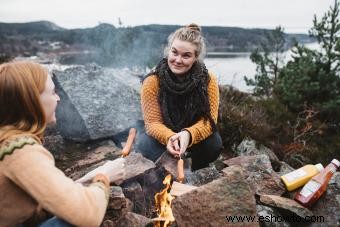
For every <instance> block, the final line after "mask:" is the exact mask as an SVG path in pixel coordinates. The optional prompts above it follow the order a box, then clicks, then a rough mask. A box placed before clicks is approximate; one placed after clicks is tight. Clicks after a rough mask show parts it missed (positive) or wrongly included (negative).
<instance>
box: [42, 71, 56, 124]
mask: <svg viewBox="0 0 340 227" xmlns="http://www.w3.org/2000/svg"><path fill="white" fill-rule="evenodd" d="M59 100H60V97H59V96H58V95H57V93H55V86H54V83H53V81H52V79H51V76H50V75H48V76H47V80H46V83H45V89H44V91H43V92H42V93H41V94H40V101H41V104H42V107H43V109H44V112H45V116H46V122H47V123H48V124H49V123H56V122H57V119H56V117H55V110H56V108H57V103H58V101H59Z"/></svg>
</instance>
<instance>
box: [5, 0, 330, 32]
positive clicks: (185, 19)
mask: <svg viewBox="0 0 340 227" xmlns="http://www.w3.org/2000/svg"><path fill="white" fill-rule="evenodd" d="M331 5H332V6H333V5H334V0H203V1H202V0H186V1H185V0H168V1H163V0H0V22H28V21H37V20H49V21H51V22H54V23H56V24H57V25H59V26H61V27H65V28H84V27H93V26H96V25H98V23H101V22H105V23H110V24H113V25H116V26H117V25H118V18H121V21H122V22H123V25H124V26H135V25H142V24H178V25H185V24H188V23H191V22H195V23H198V24H199V25H209V26H211V25H217V26H237V27H246V28H255V27H256V28H274V27H276V26H277V25H281V26H283V27H284V28H285V31H286V32H304V33H307V31H308V29H309V28H310V27H311V26H312V20H313V15H314V14H316V15H317V16H319V17H320V16H322V15H323V14H324V13H325V12H326V11H327V10H328V9H329V7H330V6H331Z"/></svg>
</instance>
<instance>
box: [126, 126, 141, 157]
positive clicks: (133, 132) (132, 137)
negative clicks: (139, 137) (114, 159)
mask: <svg viewBox="0 0 340 227" xmlns="http://www.w3.org/2000/svg"><path fill="white" fill-rule="evenodd" d="M136 132H137V130H136V129H135V128H131V129H130V131H129V136H128V138H127V140H126V143H125V146H124V148H123V150H122V157H126V156H128V155H129V153H130V151H131V147H132V144H133V141H134V140H135V138H136Z"/></svg>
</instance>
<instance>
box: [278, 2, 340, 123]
mask: <svg viewBox="0 0 340 227" xmlns="http://www.w3.org/2000/svg"><path fill="white" fill-rule="evenodd" d="M313 23H314V26H313V28H312V29H311V30H310V35H311V36H313V37H315V38H316V39H317V41H318V43H319V44H320V48H321V49H320V50H310V49H308V48H306V47H304V46H301V45H298V44H296V45H295V47H294V48H293V55H292V58H293V59H292V60H291V61H289V62H288V63H287V65H286V66H285V67H283V69H282V70H281V72H280V74H279V79H278V81H279V82H278V83H277V88H276V91H277V94H278V98H279V99H280V100H281V101H282V102H283V103H285V104H286V105H287V106H288V107H290V109H291V110H293V111H296V112H299V111H302V110H303V109H304V108H305V107H306V106H307V107H312V108H315V109H317V110H318V111H319V112H320V117H321V118H322V120H323V121H327V122H330V123H331V124H334V123H335V124H338V123H339V122H340V115H339V114H338V112H339V111H340V75H339V68H340V65H339V64H340V52H339V51H340V48H339V47H340V22H339V2H338V0H335V3H334V6H333V7H330V9H329V11H328V12H326V13H325V15H324V16H323V17H322V18H321V20H320V21H318V20H317V18H316V16H315V17H314V21H313Z"/></svg>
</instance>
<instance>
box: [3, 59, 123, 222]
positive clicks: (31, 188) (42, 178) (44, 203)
mask: <svg viewBox="0 0 340 227" xmlns="http://www.w3.org/2000/svg"><path fill="white" fill-rule="evenodd" d="M59 100H60V98H59V96H58V95H57V94H56V93H55V89H54V83H53V81H52V79H51V76H50V75H49V74H48V72H47V70H45V69H44V68H43V67H42V66H41V65H39V64H36V63H32V62H10V63H5V64H2V65H0V191H1V193H0V226H4V227H5V226H22V225H23V226H29V225H34V226H36V225H37V223H36V222H39V221H40V220H39V219H40V218H41V217H42V214H44V213H46V212H45V211H47V212H48V213H50V214H52V215H55V216H56V217H54V218H52V219H50V220H47V221H46V222H45V223H43V224H41V226H71V225H76V226H99V225H100V223H101V222H102V219H103V217H104V214H105V212H106V207H107V204H108V198H109V185H110V182H115V183H119V182H121V181H122V180H123V177H124V174H125V171H124V160H123V159H116V160H115V161H108V162H107V163H105V164H104V165H103V166H100V167H98V168H97V169H95V170H94V171H92V172H90V173H89V174H87V175H85V176H84V177H83V178H82V179H80V180H79V181H78V182H74V181H73V180H72V179H70V178H68V177H66V176H65V175H64V173H63V172H62V171H61V170H59V169H58V168H56V167H55V164H54V158H53V156H52V154H51V153H50V152H49V151H48V150H46V149H45V148H44V147H43V146H42V142H41V140H42V137H43V134H44V130H45V128H46V125H47V124H50V123H55V122H56V117H55V110H56V107H57V103H58V101H59ZM87 180H91V181H92V182H90V184H89V185H88V186H84V185H82V184H81V183H80V182H84V181H87Z"/></svg>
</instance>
